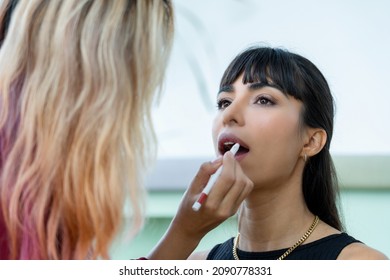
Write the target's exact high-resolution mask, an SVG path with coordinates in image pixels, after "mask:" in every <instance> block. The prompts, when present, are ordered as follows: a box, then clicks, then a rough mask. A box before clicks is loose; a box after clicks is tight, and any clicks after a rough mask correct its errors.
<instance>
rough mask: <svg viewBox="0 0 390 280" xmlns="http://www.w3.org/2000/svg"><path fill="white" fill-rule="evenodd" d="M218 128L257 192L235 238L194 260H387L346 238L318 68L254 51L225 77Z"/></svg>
mask: <svg viewBox="0 0 390 280" xmlns="http://www.w3.org/2000/svg"><path fill="white" fill-rule="evenodd" d="M217 107H218V114H217V116H216V118H215V121H214V124H213V139H214V145H215V149H216V152H217V154H220V155H223V154H224V153H225V152H226V151H227V150H228V149H230V147H231V146H232V144H234V143H239V144H240V145H241V148H240V150H239V151H238V153H237V154H236V156H235V158H236V160H237V161H238V162H239V165H240V166H241V168H242V170H243V172H244V173H245V174H246V175H247V176H248V177H249V178H250V180H252V182H253V184H254V187H253V190H252V192H251V193H250V194H249V196H248V197H247V198H246V199H245V201H244V202H243V204H242V205H241V207H240V210H239V228H238V232H239V233H238V234H237V236H235V237H232V238H231V239H229V240H227V241H226V242H224V243H222V244H218V245H216V246H215V247H214V248H212V249H211V250H210V251H206V252H199V253H194V254H193V255H192V256H191V257H190V258H192V259H232V260H233V259H236V260H238V259H269V260H273V259H275V260H276V259H385V258H386V257H385V256H384V255H383V254H382V253H380V252H378V251H376V250H374V249H372V248H370V247H368V246H366V245H364V244H363V243H361V242H359V241H358V240H356V239H354V238H353V237H351V236H349V235H348V234H347V233H345V232H343V226H342V224H341V221H340V218H339V214H338V209H337V204H336V199H337V195H338V186H337V180H336V173H335V170H334V166H333V163H332V159H331V155H330V153H329V147H330V143H331V139H332V134H333V115H334V103H333V98H332V95H331V92H330V89H329V86H328V84H327V82H326V80H325V78H324V76H323V75H322V74H321V72H320V71H319V70H318V69H317V67H316V66H315V65H313V63H311V62H310V61H309V60H307V59H306V58H304V57H302V56H300V55H297V54H294V53H291V52H288V51H286V50H282V49H273V48H263V47H252V48H249V49H247V50H245V51H244V52H242V53H241V54H239V55H238V56H237V57H236V58H235V59H234V60H233V61H232V62H231V64H230V65H229V66H228V68H227V70H226V71H225V73H224V75H223V77H222V80H221V83H220V90H219V93H218V97H217Z"/></svg>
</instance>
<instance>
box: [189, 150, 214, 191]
mask: <svg viewBox="0 0 390 280" xmlns="http://www.w3.org/2000/svg"><path fill="white" fill-rule="evenodd" d="M221 164H222V157H218V158H216V159H215V160H213V161H211V162H205V163H203V164H202V165H201V166H200V168H199V170H198V172H197V173H196V175H195V177H194V179H193V180H192V182H191V184H190V187H189V189H188V191H189V192H191V193H201V192H202V190H203V188H204V187H205V186H206V184H207V182H208V181H209V180H210V176H211V175H213V174H214V173H215V172H216V171H217V169H218V167H220V166H221Z"/></svg>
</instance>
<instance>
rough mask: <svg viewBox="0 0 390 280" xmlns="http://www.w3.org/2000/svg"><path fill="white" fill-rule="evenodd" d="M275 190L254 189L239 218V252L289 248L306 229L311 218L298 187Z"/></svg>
mask: <svg viewBox="0 0 390 280" xmlns="http://www.w3.org/2000/svg"><path fill="white" fill-rule="evenodd" d="M272 189H273V190H275V191H265V190H264V189H262V188H261V187H260V186H259V187H257V188H255V191H253V192H252V193H251V195H250V197H248V199H247V200H246V201H245V202H244V203H243V205H242V208H241V210H240V215H239V232H240V240H239V244H238V247H239V248H240V249H241V250H245V251H252V252H256V251H257V252H261V251H271V250H278V249H284V248H288V247H290V246H292V245H293V244H294V243H296V242H297V240H299V239H300V238H301V237H302V235H303V234H304V233H305V232H306V231H307V230H308V229H309V227H310V225H311V224H312V223H313V219H314V215H313V214H312V213H311V212H310V211H309V209H308V208H307V206H306V203H305V201H304V198H303V194H302V193H301V191H300V190H301V188H300V185H299V186H283V187H279V188H278V190H276V189H275V188H272Z"/></svg>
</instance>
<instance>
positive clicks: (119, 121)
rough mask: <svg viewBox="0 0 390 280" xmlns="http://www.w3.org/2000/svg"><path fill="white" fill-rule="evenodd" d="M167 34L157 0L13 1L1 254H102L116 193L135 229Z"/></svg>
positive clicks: (151, 150)
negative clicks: (5, 239)
mask: <svg viewBox="0 0 390 280" xmlns="http://www.w3.org/2000/svg"><path fill="white" fill-rule="evenodd" d="M8 2H9V1H4V2H3V4H2V10H1V12H0V16H2V15H4V9H5V8H6V7H7V5H8V4H9V3H8ZM172 33H173V14H172V6H171V3H170V1H167V0H165V1H161V0H133V1H130V0H115V1H108V0H66V1H60V0H51V1H45V0H21V1H19V3H18V4H17V6H16V9H15V11H14V14H13V15H12V21H11V24H10V27H9V30H8V33H7V36H6V39H5V41H4V44H3V46H2V48H1V50H0V94H1V95H0V191H1V193H0V196H1V200H0V203H1V210H2V215H3V217H2V218H3V219H4V223H5V225H6V228H7V232H8V240H9V244H10V248H9V249H10V253H11V256H10V258H16V259H85V258H88V257H89V258H109V249H110V244H111V242H112V240H113V238H114V237H115V234H116V233H117V232H118V230H119V228H120V226H121V224H122V220H123V210H124V204H125V198H126V197H128V198H129V199H130V205H131V208H132V216H133V227H132V228H133V230H138V229H139V228H140V227H141V225H142V217H143V210H142V209H143V207H142V196H143V192H144V191H143V187H142V177H143V171H145V168H146V166H147V164H148V162H149V160H153V159H154V156H155V135H154V130H153V126H152V123H151V106H152V103H153V100H154V98H155V95H156V94H155V93H156V90H157V89H159V87H160V86H161V84H162V81H163V77H164V70H165V67H166V64H167V59H168V56H169V52H170V49H171V42H172ZM157 92H158V91H157ZM0 222H1V217H0Z"/></svg>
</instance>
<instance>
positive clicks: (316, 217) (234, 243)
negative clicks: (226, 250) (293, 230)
mask: <svg viewBox="0 0 390 280" xmlns="http://www.w3.org/2000/svg"><path fill="white" fill-rule="evenodd" d="M319 220H320V219H319V218H318V216H315V217H314V221H313V223H312V224H311V226H310V227H309V229H308V230H307V231H306V232H305V234H304V235H303V236H302V237H301V238H300V239H299V240H298V241H297V243H295V244H294V245H293V246H291V247H290V248H289V249H288V250H287V251H286V252H284V254H283V255H281V256H280V257H279V258H278V259H277V260H283V259H285V258H286V257H287V256H288V255H289V254H290V253H291V252H292V251H294V250H295V248H297V247H298V246H299V245H301V244H302V243H303V242H305V240H306V239H307V238H308V237H309V236H310V234H312V232H313V231H314V229H315V228H316V226H317V225H318V221H319ZM239 237H240V233H238V234H237V236H236V237H235V238H234V241H233V252H232V253H233V257H234V259H235V260H239V259H240V258H239V257H238V255H237V244H238V239H239Z"/></svg>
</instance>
